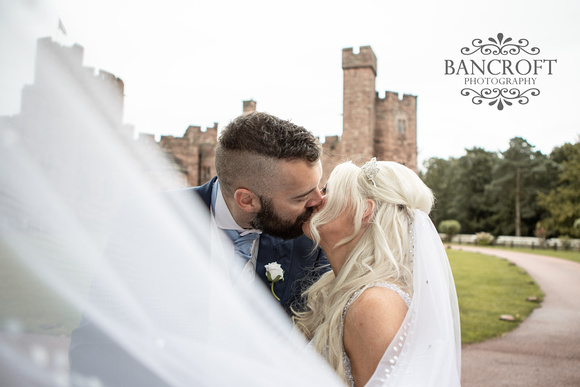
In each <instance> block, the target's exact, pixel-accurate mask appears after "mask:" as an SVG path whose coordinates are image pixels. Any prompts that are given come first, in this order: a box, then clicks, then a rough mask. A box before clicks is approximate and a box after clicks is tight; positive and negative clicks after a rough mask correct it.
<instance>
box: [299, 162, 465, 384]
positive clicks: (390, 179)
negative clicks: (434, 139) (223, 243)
mask: <svg viewBox="0 0 580 387" xmlns="http://www.w3.org/2000/svg"><path fill="white" fill-rule="evenodd" d="M323 190H324V191H325V192H324V193H325V195H326V196H325V199H324V201H323V203H322V204H321V205H320V206H319V208H318V209H317V211H316V212H315V214H314V215H313V217H312V218H311V220H310V222H308V223H305V224H304V232H305V234H306V235H307V236H308V237H309V238H311V239H312V240H314V241H315V242H316V243H317V244H318V245H320V246H321V247H322V248H323V249H324V251H325V252H326V254H327V256H328V260H329V262H330V266H331V267H332V270H331V271H329V272H327V273H326V274H324V275H323V276H322V277H321V278H320V279H319V280H318V281H317V282H316V283H314V284H313V285H312V286H311V287H310V288H308V289H307V290H306V292H305V296H306V297H307V300H308V302H307V306H306V309H305V310H302V311H296V314H297V316H296V317H295V318H294V322H295V324H296V326H297V327H298V328H299V329H300V330H301V331H302V332H303V333H304V334H305V335H306V337H307V338H308V339H310V340H311V342H310V345H311V346H313V347H314V348H315V349H316V351H317V352H319V353H320V354H321V355H322V356H323V357H324V358H325V359H326V360H327V361H328V363H329V364H330V365H331V366H332V367H333V368H334V370H335V371H336V372H337V373H338V375H339V376H341V377H342V378H343V379H344V380H345V381H346V382H347V383H348V384H349V385H351V386H364V385H366V386H390V385H393V386H458V385H459V384H460V373H461V336H460V327H459V311H458V304H457V296H456V292H455V286H454V281H453V277H452V274H451V270H450V267H449V263H448V259H447V255H446V253H445V250H444V248H443V245H442V243H441V241H440V239H439V235H438V234H437V231H436V230H435V228H434V226H433V224H432V223H431V221H430V219H429V217H428V215H427V214H428V213H429V211H430V210H431V207H432V205H433V200H434V199H433V194H432V192H431V190H430V189H429V188H428V187H427V186H426V185H425V184H424V183H423V182H422V181H421V180H420V178H419V177H418V176H417V174H416V173H414V172H413V171H411V170H410V169H409V168H407V167H405V166H403V165H401V164H398V163H395V162H387V161H379V162H377V161H376V159H375V158H373V159H372V160H371V161H369V162H368V163H366V164H365V165H364V166H363V167H362V168H359V167H357V166H355V165H354V164H352V163H351V162H347V163H343V164H341V165H339V166H338V167H336V168H335V170H334V171H333V172H332V174H331V176H330V178H329V180H328V183H327V185H326V187H325V188H324V189H323Z"/></svg>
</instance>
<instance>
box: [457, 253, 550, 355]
mask: <svg viewBox="0 0 580 387" xmlns="http://www.w3.org/2000/svg"><path fill="white" fill-rule="evenodd" d="M447 255H448V256H449V261H450V264H451V269H452V271H453V276H454V279H455V286H456V288H457V297H458V299H459V313H460V318H461V341H462V343H463V344H468V343H475V342H479V341H484V340H487V339H490V338H493V337H497V336H500V335H502V334H504V333H507V332H509V331H511V330H513V329H514V328H516V327H517V326H518V325H519V323H520V322H521V321H523V320H524V319H525V318H526V317H527V316H528V315H529V314H530V313H531V312H532V311H533V310H534V309H535V308H536V307H538V306H539V303H536V302H530V301H526V299H527V298H528V297H531V296H535V297H538V299H539V300H540V301H541V300H542V299H543V297H544V294H543V293H542V291H541V290H540V288H539V287H538V285H537V284H536V283H535V282H534V281H533V280H532V278H531V277H530V276H529V275H528V274H527V273H526V272H525V271H524V270H522V269H521V268H519V267H518V266H515V265H513V264H511V263H509V262H508V261H507V260H505V259H501V258H495V257H491V256H486V255H481V254H476V253H469V252H464V251H457V250H447ZM503 314H511V315H512V316H514V317H515V318H516V321H514V322H510V321H503V320H500V316H501V315H503Z"/></svg>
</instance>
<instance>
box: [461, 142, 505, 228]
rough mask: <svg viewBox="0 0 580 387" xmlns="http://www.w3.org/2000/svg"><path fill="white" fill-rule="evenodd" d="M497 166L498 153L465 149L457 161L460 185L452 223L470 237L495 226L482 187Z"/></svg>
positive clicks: (488, 200)
mask: <svg viewBox="0 0 580 387" xmlns="http://www.w3.org/2000/svg"><path fill="white" fill-rule="evenodd" d="M498 162H499V158H498V155H497V153H495V152H488V151H486V150H484V149H481V148H473V149H467V150H466V154H465V156H463V157H461V158H459V168H458V169H459V171H458V174H459V181H460V183H459V184H457V186H456V187H455V193H456V196H455V198H454V199H453V205H454V207H456V208H457V211H456V214H455V219H457V220H458V221H459V222H460V223H461V225H462V229H463V232H464V233H466V234H473V233H475V232H477V231H480V230H490V229H492V228H493V226H494V224H493V222H491V221H490V219H491V218H492V216H493V212H492V206H493V202H492V201H491V200H490V198H489V197H488V196H487V195H485V187H486V186H487V185H489V184H490V183H491V182H492V181H493V177H494V176H493V173H492V172H493V170H494V168H495V167H496V165H497V164H498Z"/></svg>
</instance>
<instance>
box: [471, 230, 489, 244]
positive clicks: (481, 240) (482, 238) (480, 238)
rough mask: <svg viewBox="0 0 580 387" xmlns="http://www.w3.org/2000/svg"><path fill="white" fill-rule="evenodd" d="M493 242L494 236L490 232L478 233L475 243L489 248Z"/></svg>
mask: <svg viewBox="0 0 580 387" xmlns="http://www.w3.org/2000/svg"><path fill="white" fill-rule="evenodd" d="M492 241H493V235H491V234H490V233H488V232H484V231H482V232H478V233H476V234H475V243H477V244H478V245H480V246H488V245H490V244H491V242H492Z"/></svg>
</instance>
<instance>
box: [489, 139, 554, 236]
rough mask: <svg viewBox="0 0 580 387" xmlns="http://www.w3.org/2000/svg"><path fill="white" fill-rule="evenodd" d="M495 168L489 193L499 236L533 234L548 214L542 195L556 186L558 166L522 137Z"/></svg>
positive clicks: (496, 231) (506, 152)
mask: <svg viewBox="0 0 580 387" xmlns="http://www.w3.org/2000/svg"><path fill="white" fill-rule="evenodd" d="M501 156H502V157H501V158H500V161H499V162H498V164H497V165H496V166H495V168H494V171H493V174H494V179H493V181H492V182H491V183H490V184H489V185H488V186H487V187H486V192H485V194H486V195H487V196H488V198H489V199H490V200H491V201H492V203H494V204H493V206H492V208H491V210H492V212H493V213H494V215H493V217H492V219H493V222H494V223H495V228H494V229H493V230H487V231H490V232H491V233H493V234H495V235H517V236H519V235H530V236H531V235H532V234H533V232H534V230H535V226H536V224H537V223H538V221H540V220H541V218H542V217H544V216H545V213H544V211H543V209H542V208H540V207H539V206H538V204H537V198H538V194H539V193H541V192H548V191H549V190H550V189H552V188H553V187H554V186H555V180H554V178H553V176H554V175H555V173H556V171H557V165H556V164H555V163H554V162H552V161H551V160H549V159H548V158H547V157H546V156H545V155H543V154H542V153H541V152H536V151H534V146H533V145H531V144H529V143H528V142H527V141H526V140H525V139H523V138H521V137H515V138H512V139H511V140H510V146H509V148H508V149H507V150H506V151H504V152H501Z"/></svg>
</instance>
